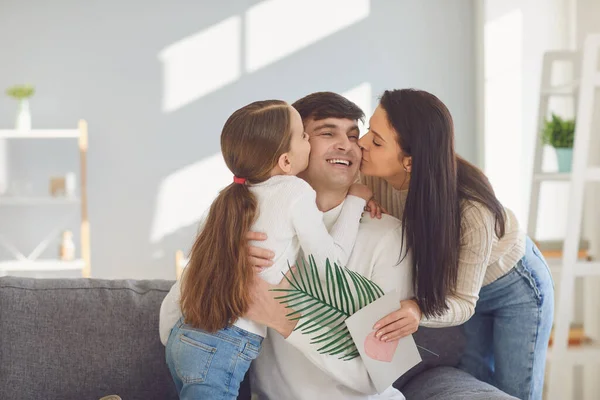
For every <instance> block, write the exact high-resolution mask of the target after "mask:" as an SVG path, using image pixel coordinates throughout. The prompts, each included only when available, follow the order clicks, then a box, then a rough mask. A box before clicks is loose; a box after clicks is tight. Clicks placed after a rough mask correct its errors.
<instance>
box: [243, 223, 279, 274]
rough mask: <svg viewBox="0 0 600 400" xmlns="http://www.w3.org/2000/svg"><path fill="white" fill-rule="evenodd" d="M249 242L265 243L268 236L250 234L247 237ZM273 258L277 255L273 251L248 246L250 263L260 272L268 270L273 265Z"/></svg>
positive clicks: (255, 233)
mask: <svg viewBox="0 0 600 400" xmlns="http://www.w3.org/2000/svg"><path fill="white" fill-rule="evenodd" d="M246 239H248V240H256V241H263V240H267V235H265V234H264V233H260V232H252V231H250V232H248V234H247V235H246ZM273 257H275V254H274V253H273V252H272V251H271V250H267V249H263V248H261V247H254V246H248V261H249V262H250V265H252V266H253V267H254V268H255V269H257V270H258V271H262V270H263V269H264V268H268V267H270V266H272V265H273Z"/></svg>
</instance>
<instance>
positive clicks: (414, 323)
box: [373, 300, 421, 342]
mask: <svg viewBox="0 0 600 400" xmlns="http://www.w3.org/2000/svg"><path fill="white" fill-rule="evenodd" d="M420 322H421V309H420V308H419V305H418V304H417V302H416V301H414V300H403V301H401V302H400V309H399V310H397V311H394V312H393V313H390V314H388V315H386V316H385V317H383V318H382V319H380V320H379V321H377V323H376V324H375V326H374V327H373V329H375V330H377V333H376V334H375V336H376V337H378V338H379V339H380V340H381V341H383V342H391V341H393V340H398V339H401V338H403V337H405V336H408V335H410V334H413V333H415V332H416V331H417V329H419V323H420Z"/></svg>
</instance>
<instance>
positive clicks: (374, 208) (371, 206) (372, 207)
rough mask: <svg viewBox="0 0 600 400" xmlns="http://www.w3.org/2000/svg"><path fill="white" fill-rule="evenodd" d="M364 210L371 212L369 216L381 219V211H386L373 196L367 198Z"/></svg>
mask: <svg viewBox="0 0 600 400" xmlns="http://www.w3.org/2000/svg"><path fill="white" fill-rule="evenodd" d="M365 211H368V212H370V213H371V218H375V217H377V218H378V219H381V213H385V214H387V213H388V212H387V210H386V209H385V208H383V207H381V206H380V205H379V203H377V201H375V199H374V198H371V200H369V201H368V202H367V206H366V207H365Z"/></svg>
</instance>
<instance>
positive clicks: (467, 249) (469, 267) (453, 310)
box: [421, 205, 496, 328]
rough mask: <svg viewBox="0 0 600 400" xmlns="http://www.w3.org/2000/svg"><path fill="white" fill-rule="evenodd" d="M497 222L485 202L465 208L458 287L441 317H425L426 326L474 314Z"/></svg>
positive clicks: (464, 319) (451, 323) (444, 324)
mask: <svg viewBox="0 0 600 400" xmlns="http://www.w3.org/2000/svg"><path fill="white" fill-rule="evenodd" d="M495 224H496V221H495V219H494V217H493V215H492V214H491V213H490V212H489V211H488V210H487V209H484V208H483V206H480V205H470V206H468V209H466V210H465V211H464V212H463V232H462V234H461V247H460V252H459V257H458V278H457V284H456V290H455V291H454V293H452V294H451V295H449V296H448V298H447V299H446V304H447V305H448V311H446V312H445V313H444V314H443V315H442V316H439V317H429V318H423V319H422V320H421V325H422V326H426V327H430V328H443V327H447V326H455V325H460V324H463V323H465V322H467V321H468V320H469V319H470V318H471V317H472V316H473V314H474V313H475V305H476V304H477V300H479V291H480V290H481V286H482V285H483V280H484V278H485V273H486V271H487V267H488V264H489V261H490V256H491V254H492V246H493V245H494V240H495V237H496V236H495Z"/></svg>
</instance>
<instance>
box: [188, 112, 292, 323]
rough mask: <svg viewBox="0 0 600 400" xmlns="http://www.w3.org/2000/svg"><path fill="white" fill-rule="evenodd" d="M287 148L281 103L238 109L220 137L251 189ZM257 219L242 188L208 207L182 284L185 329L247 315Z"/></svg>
mask: <svg viewBox="0 0 600 400" xmlns="http://www.w3.org/2000/svg"><path fill="white" fill-rule="evenodd" d="M290 143H291V115H290V106H289V105H288V104H287V103H285V102H284V101H280V100H266V101H257V102H254V103H251V104H249V105H247V106H245V107H242V108H240V109H239V110H237V111H235V112H234V113H233V114H232V115H231V116H230V117H229V119H228V120H227V122H225V125H224V126H223V131H222V133H221V151H222V153H223V158H224V159H225V163H226V164H227V167H228V168H229V169H230V170H231V172H233V174H234V175H235V176H236V177H239V178H245V179H246V182H247V183H250V184H252V183H259V182H263V181H265V180H267V179H269V177H270V173H271V171H272V170H273V168H274V167H275V166H276V165H277V161H278V159H279V157H280V156H281V154H283V153H285V152H288V151H289V150H290ZM208 173H210V171H209V172H208ZM256 217H257V202H256V198H255V197H254V195H253V194H252V192H251V191H250V190H249V188H248V186H247V185H245V184H239V183H232V184H230V185H229V186H227V187H226V188H225V189H223V190H222V191H221V192H220V193H219V195H218V197H217V198H216V199H215V201H214V202H213V203H212V205H211V207H210V211H209V213H208V217H207V219H206V222H205V224H204V226H203V227H202V229H201V231H200V232H199V234H198V237H197V238H196V241H195V243H194V245H193V247H192V250H191V252H190V261H189V264H188V266H187V267H186V269H185V272H184V274H183V278H182V288H181V310H182V312H183V315H184V317H185V322H186V324H190V325H192V326H194V327H196V328H201V329H204V330H206V331H208V332H215V331H217V330H219V329H222V328H225V327H226V326H227V325H229V324H231V323H233V322H235V320H236V319H238V318H239V317H241V316H243V315H244V314H245V313H246V311H247V309H248V305H249V302H250V298H249V292H248V285H249V283H250V280H251V278H252V274H253V273H254V271H253V269H252V266H250V265H249V264H248V254H247V253H248V250H247V240H246V234H247V233H248V231H249V230H250V227H251V226H252V224H253V223H254V221H255V219H256Z"/></svg>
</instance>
